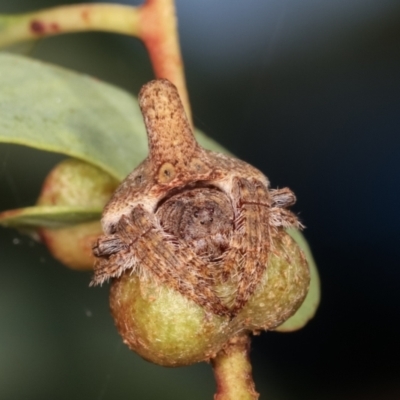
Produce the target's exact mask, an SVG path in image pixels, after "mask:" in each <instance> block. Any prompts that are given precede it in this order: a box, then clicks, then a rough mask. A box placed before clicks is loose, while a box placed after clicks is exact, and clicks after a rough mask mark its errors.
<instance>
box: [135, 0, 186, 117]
mask: <svg viewBox="0 0 400 400" xmlns="http://www.w3.org/2000/svg"><path fill="white" fill-rule="evenodd" d="M140 13H141V18H140V28H139V37H140V38H141V39H142V40H143V42H144V44H145V45H146V48H147V51H148V52H149V55H150V59H151V62H152V65H153V68H154V73H155V75H156V76H157V77H158V78H167V79H168V80H170V81H171V82H173V83H174V85H175V86H176V87H177V89H178V93H179V96H180V98H181V100H182V103H183V106H184V108H185V111H186V115H187V117H188V120H189V121H190V122H191V120H192V119H191V112H190V103H189V96H188V93H187V90H186V82H185V74H184V70H183V62H182V56H181V51H180V46H179V38H178V26H177V19H176V12H175V6H174V0H146V2H145V4H144V5H143V6H141V7H140Z"/></svg>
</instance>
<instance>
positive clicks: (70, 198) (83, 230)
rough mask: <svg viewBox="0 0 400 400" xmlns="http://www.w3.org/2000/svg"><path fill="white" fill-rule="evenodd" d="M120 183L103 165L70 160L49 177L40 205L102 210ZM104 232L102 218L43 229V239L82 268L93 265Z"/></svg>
mask: <svg viewBox="0 0 400 400" xmlns="http://www.w3.org/2000/svg"><path fill="white" fill-rule="evenodd" d="M117 185H118V182H117V181H116V180H115V179H114V178H112V177H111V176H110V175H108V174H107V173H105V172H103V171H102V170H100V169H99V168H97V167H95V166H93V165H90V164H87V163H85V162H83V161H79V160H76V159H67V160H64V161H62V162H60V163H59V164H57V165H56V166H55V167H54V168H53V170H52V171H51V172H50V173H49V175H48V176H47V177H46V179H45V181H44V183H43V186H42V190H41V193H40V195H39V198H38V200H37V205H39V206H66V207H71V208H73V207H80V208H85V207H87V208H88V209H89V210H90V209H102V208H103V207H104V205H105V204H106V202H107V201H108V200H109V198H110V197H111V194H112V193H113V192H114V190H115V188H116V187H117ZM101 233H102V229H101V225H100V221H92V222H84V223H80V224H76V225H72V226H63V227H58V228H51V229H50V228H41V229H39V235H40V238H41V239H42V241H43V242H44V243H45V244H46V246H47V247H48V249H49V251H50V252H51V253H52V255H53V256H54V257H55V258H56V259H58V260H59V261H61V262H62V263H63V264H64V265H66V266H68V267H70V268H73V269H78V270H84V269H92V268H93V263H94V257H93V254H92V246H93V243H94V242H95V241H96V239H97V238H98V236H99V235H100V234H101Z"/></svg>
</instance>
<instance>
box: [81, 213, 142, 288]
mask: <svg viewBox="0 0 400 400" xmlns="http://www.w3.org/2000/svg"><path fill="white" fill-rule="evenodd" d="M137 238H138V235H137V234H136V233H135V230H134V229H132V226H131V224H130V222H129V219H128V217H126V216H123V217H122V218H121V220H120V221H119V223H118V225H117V233H116V234H113V235H103V236H100V237H99V238H98V239H97V241H96V243H95V244H94V246H93V254H94V256H95V257H96V260H95V263H94V276H93V278H92V281H91V282H90V285H89V286H97V285H102V284H103V283H104V282H105V281H108V280H109V279H110V278H117V277H119V276H121V275H122V273H123V272H124V271H125V270H127V269H129V268H132V267H133V266H134V262H135V260H134V259H133V258H132V256H131V255H130V247H131V245H132V244H133V243H135V242H136V241H137Z"/></svg>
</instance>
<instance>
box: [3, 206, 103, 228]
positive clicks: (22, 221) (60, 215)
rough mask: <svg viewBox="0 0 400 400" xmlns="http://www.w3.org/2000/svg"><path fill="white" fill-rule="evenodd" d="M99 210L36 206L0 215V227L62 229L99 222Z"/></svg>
mask: <svg viewBox="0 0 400 400" xmlns="http://www.w3.org/2000/svg"><path fill="white" fill-rule="evenodd" d="M101 211H102V210H101V208H88V207H71V206H36V207H26V208H18V209H16V210H9V211H4V212H2V213H0V225H3V226H6V227H14V228H25V229H26V228H28V229H32V228H39V227H42V228H62V227H66V226H72V225H75V224H80V223H82V222H88V221H95V220H100V217H101Z"/></svg>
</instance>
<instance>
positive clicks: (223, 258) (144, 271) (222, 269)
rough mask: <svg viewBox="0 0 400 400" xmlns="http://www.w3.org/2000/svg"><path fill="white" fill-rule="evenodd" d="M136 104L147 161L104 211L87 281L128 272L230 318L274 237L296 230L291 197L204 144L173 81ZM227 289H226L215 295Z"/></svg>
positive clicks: (149, 89)
mask: <svg viewBox="0 0 400 400" xmlns="http://www.w3.org/2000/svg"><path fill="white" fill-rule="evenodd" d="M139 104H140V108H141V110H142V114H143V117H144V122H145V125H146V129H147V134H148V140H149V149H150V152H149V156H148V157H147V158H146V159H145V160H144V161H143V162H142V163H141V164H140V165H139V166H138V167H137V168H136V169H135V170H134V171H133V172H132V173H131V174H130V175H129V176H128V177H127V178H126V179H125V180H124V181H123V182H122V184H121V185H120V187H119V188H118V189H117V191H116V192H115V193H114V195H113V197H112V198H111V200H110V201H109V203H108V204H107V206H106V207H105V209H104V213H103V218H102V225H103V230H104V233H105V234H104V235H103V236H101V237H100V238H99V239H98V240H97V242H96V244H95V245H94V247H93V253H94V255H95V256H96V262H95V267H94V277H93V280H92V282H91V284H92V285H98V284H102V283H103V282H104V281H107V280H108V279H110V278H118V277H120V276H121V275H122V274H123V273H124V272H125V271H129V272H130V273H135V274H138V275H139V276H143V277H144V278H146V279H153V280H155V281H156V282H157V283H160V284H162V285H167V286H169V287H170V288H171V289H174V290H177V291H179V292H180V293H181V294H182V295H183V296H185V297H186V298H188V299H191V300H192V301H194V302H196V303H197V304H198V305H200V306H201V307H203V308H205V309H206V310H208V311H210V312H213V313H215V314H217V315H221V316H225V315H227V316H229V317H230V318H233V317H234V316H235V315H236V314H237V313H238V312H239V311H240V310H241V309H242V308H243V307H244V305H245V304H246V302H247V300H248V299H249V297H250V296H251V295H252V293H253V292H254V291H255V289H256V287H257V284H258V283H259V281H260V279H261V277H262V275H263V273H264V271H265V269H266V268H267V267H268V256H269V253H270V252H271V251H273V249H272V248H271V246H272V244H271V240H270V238H271V233H272V231H273V230H278V229H282V228H286V227H295V228H301V224H300V222H299V221H298V219H297V217H296V216H295V215H294V214H293V213H291V212H290V211H289V210H287V207H289V206H291V205H292V204H294V203H295V201H296V199H295V196H294V194H293V193H292V192H291V191H290V190H289V189H288V188H284V189H279V190H271V189H269V181H268V179H267V178H266V177H265V176H264V175H263V174H262V173H261V172H260V171H259V170H257V169H256V168H254V167H252V166H251V165H249V164H247V163H245V162H243V161H241V160H238V159H236V158H233V157H230V156H227V155H223V154H219V153H215V152H212V151H208V150H205V149H203V148H202V147H200V146H199V145H198V143H197V142H196V140H195V138H194V135H193V132H192V130H191V127H190V124H189V122H188V120H187V118H186V115H185V112H184V109H183V106H182V103H181V101H180V99H179V95H178V92H177V90H176V88H175V86H174V85H172V84H171V83H170V82H169V81H167V80H155V81H152V82H150V83H148V84H146V85H145V86H144V87H143V88H142V90H141V92H140V94H139ZM225 282H229V287H230V288H231V289H230V291H229V290H228V291H227V292H224V291H223V290H222V291H221V287H222V286H223V285H224V283H225Z"/></svg>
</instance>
